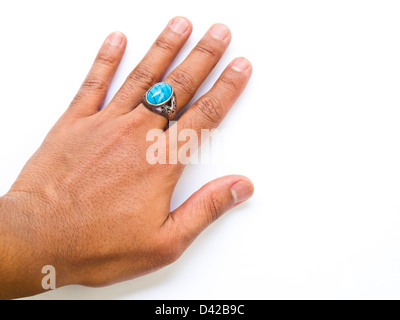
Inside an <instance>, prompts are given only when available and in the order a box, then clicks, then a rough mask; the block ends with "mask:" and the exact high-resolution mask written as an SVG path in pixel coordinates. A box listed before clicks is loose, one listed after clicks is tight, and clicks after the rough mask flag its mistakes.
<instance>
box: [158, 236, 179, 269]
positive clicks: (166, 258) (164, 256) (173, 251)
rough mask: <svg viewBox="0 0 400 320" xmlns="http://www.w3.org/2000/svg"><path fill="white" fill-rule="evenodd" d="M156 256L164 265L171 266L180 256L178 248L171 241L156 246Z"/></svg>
mask: <svg viewBox="0 0 400 320" xmlns="http://www.w3.org/2000/svg"><path fill="white" fill-rule="evenodd" d="M157 255H158V257H159V259H160V260H161V263H162V264H164V265H168V264H171V263H173V262H175V261H176V260H178V258H179V257H180V256H181V252H180V250H179V247H178V246H177V245H175V244H174V243H172V241H165V242H163V243H161V244H159V245H158V249H157Z"/></svg>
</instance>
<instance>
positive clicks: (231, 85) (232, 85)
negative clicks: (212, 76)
mask: <svg viewBox="0 0 400 320" xmlns="http://www.w3.org/2000/svg"><path fill="white" fill-rule="evenodd" d="M220 80H221V82H222V84H223V86H224V87H225V88H226V89H227V90H228V91H229V92H232V93H233V92H237V91H239V90H240V85H239V83H238V82H237V81H235V79H233V78H231V77H221V79H220Z"/></svg>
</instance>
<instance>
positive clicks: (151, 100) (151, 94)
mask: <svg viewBox="0 0 400 320" xmlns="http://www.w3.org/2000/svg"><path fill="white" fill-rule="evenodd" d="M143 104H144V105H145V106H146V108H147V109H149V110H150V111H152V112H154V113H156V114H159V115H161V116H163V117H165V118H167V119H168V120H169V121H171V120H174V118H175V115H176V96H175V92H174V89H173V88H172V86H171V85H170V84H169V83H166V82H160V83H157V84H155V85H154V86H152V87H151V88H150V89H149V90H148V91H147V92H146V94H145V95H144V97H143Z"/></svg>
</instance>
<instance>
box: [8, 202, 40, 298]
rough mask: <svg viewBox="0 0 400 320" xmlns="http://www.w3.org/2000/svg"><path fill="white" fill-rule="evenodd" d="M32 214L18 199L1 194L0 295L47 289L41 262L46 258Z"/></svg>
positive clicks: (15, 294) (23, 294)
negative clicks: (43, 282) (42, 283)
mask: <svg viewBox="0 0 400 320" xmlns="http://www.w3.org/2000/svg"><path fill="white" fill-rule="evenodd" d="M32 214H34V213H30V214H28V213H27V212H26V209H24V207H23V206H20V202H19V201H18V199H16V198H13V197H7V196H5V197H1V198H0V299H13V298H20V297H24V296H30V295H34V294H38V293H41V292H43V288H42V285H41V280H42V277H43V276H44V275H43V274H42V273H41V268H42V266H41V264H43V262H42V261H43V260H46V258H45V254H43V252H42V250H41V249H40V248H41V243H42V242H41V241H39V238H38V232H37V231H36V230H35V228H34V223H33V221H32V219H31V216H32Z"/></svg>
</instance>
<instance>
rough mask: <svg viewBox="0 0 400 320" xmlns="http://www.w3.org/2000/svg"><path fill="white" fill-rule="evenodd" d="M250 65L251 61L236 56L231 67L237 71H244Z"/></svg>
mask: <svg viewBox="0 0 400 320" xmlns="http://www.w3.org/2000/svg"><path fill="white" fill-rule="evenodd" d="M250 67H251V63H250V62H249V60H247V59H246V58H237V59H236V60H234V61H233V62H232V69H233V70H235V71H237V72H243V71H246V70H247V69H249V68H250Z"/></svg>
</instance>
